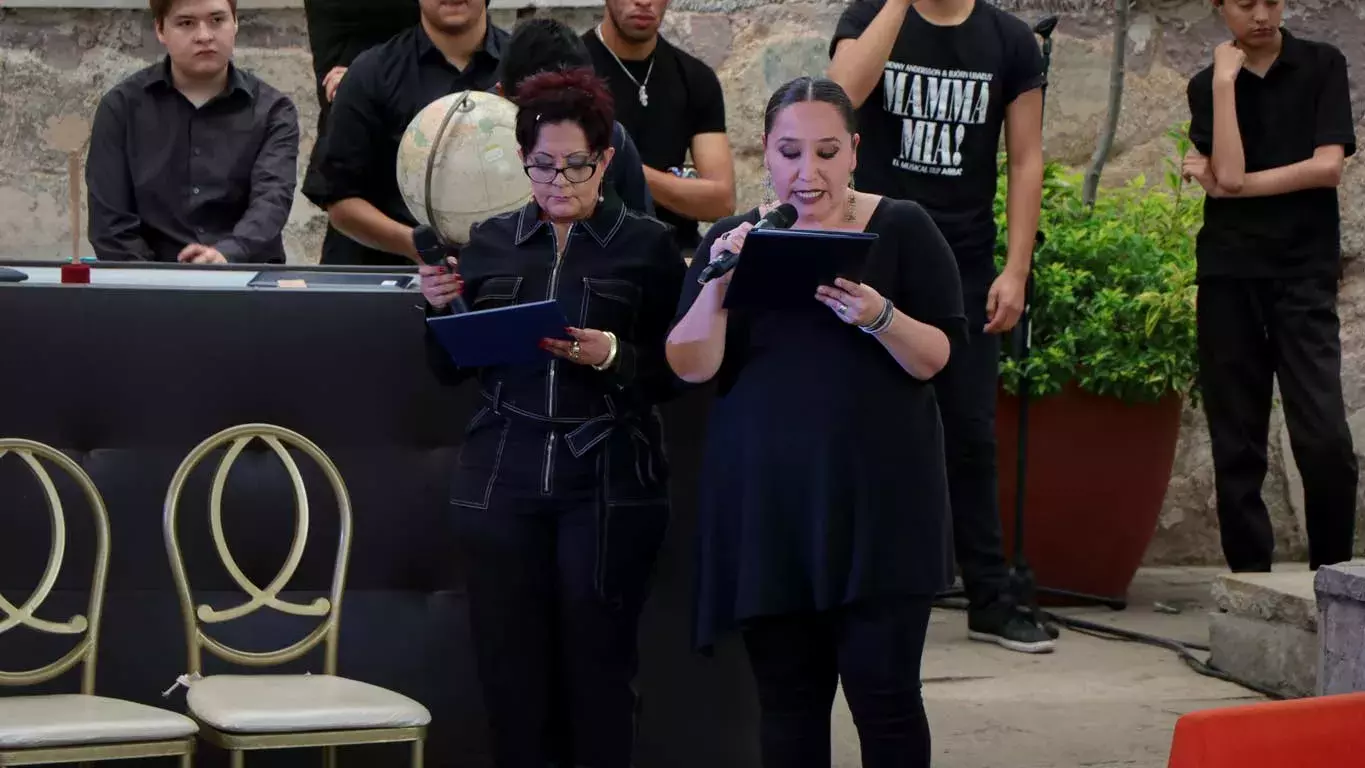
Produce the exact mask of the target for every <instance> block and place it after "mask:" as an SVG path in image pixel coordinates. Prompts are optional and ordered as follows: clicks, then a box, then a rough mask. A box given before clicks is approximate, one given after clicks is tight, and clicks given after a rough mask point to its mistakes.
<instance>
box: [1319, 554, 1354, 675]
mask: <svg viewBox="0 0 1365 768" xmlns="http://www.w3.org/2000/svg"><path fill="white" fill-rule="evenodd" d="M1315 587H1316V590H1317V599H1318V615H1319V622H1320V627H1321V630H1320V632H1319V638H1320V639H1319V642H1320V644H1321V657H1320V667H1319V670H1318V693H1319V694H1320V695H1324V696H1329V695H1332V694H1338V693H1354V692H1358V691H1365V561H1355V562H1352V563H1347V564H1342V565H1328V566H1324V567H1322V568H1320V569H1318V574H1317V578H1316V581H1315Z"/></svg>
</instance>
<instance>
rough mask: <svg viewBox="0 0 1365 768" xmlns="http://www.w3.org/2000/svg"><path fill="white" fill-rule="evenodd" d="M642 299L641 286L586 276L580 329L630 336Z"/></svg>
mask: <svg viewBox="0 0 1365 768" xmlns="http://www.w3.org/2000/svg"><path fill="white" fill-rule="evenodd" d="M640 299H641V291H640V286H638V285H636V284H635V283H632V282H630V281H629V280H614V279H607V278H596V277H585V278H583V305H582V307H581V308H580V309H579V318H578V327H579V328H593V329H596V330H606V331H615V332H617V333H627V334H628V333H631V332H632V331H633V330H634V329H635V317H636V314H637V313H638V312H639V309H640Z"/></svg>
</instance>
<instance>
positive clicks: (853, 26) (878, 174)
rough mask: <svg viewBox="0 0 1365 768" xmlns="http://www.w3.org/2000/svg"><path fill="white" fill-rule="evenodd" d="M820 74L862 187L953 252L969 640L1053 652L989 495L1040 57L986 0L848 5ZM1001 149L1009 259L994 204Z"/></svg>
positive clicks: (957, 446)
mask: <svg viewBox="0 0 1365 768" xmlns="http://www.w3.org/2000/svg"><path fill="white" fill-rule="evenodd" d="M830 56H831V59H830V65H829V76H830V79H832V80H834V81H836V82H838V83H839V84H840V85H842V86H843V87H844V89H845V90H846V91H848V94H849V97H850V98H852V100H853V103H854V104H855V105H857V106H858V120H859V124H860V125H861V127H862V141H861V142H860V143H859V145H858V170H857V173H856V174H855V175H856V181H857V184H858V189H861V190H863V191H865V192H875V193H877V194H881V195H887V196H889V197H895V198H900V199H903V200H914V201H915V202H917V203H919V204H920V205H923V206H924V207H925V209H926V210H928V211H929V214H930V215H931V216H932V217H933V219H934V223H935V224H936V225H937V226H938V228H939V230H941V231H942V232H943V236H944V238H946V239H947V241H948V244H949V245H950V246H952V249H953V254H954V255H955V256H956V257H957V264H958V269H959V271H960V273H961V275H962V290H963V302H964V303H965V308H966V311H967V320H968V322H969V326H968V327H969V330H970V334H971V335H970V342H971V343H970V344H967V345H965V346H964V348H963V349H962V350H961V351H960V353H959V354H957V355H955V356H954V357H953V360H952V362H951V363H949V365H948V368H947V370H945V371H944V372H943V375H942V376H939V377H938V378H937V379H936V384H935V388H936V389H937V390H938V400H939V408H940V410H941V412H942V415H943V427H944V437H945V440H946V441H947V453H948V484H949V487H950V488H951V492H952V499H953V531H952V538H953V545H954V547H955V550H956V555H957V565H958V567H959V568H960V569H961V571H962V585H963V588H964V591H965V593H966V596H967V600H968V603H969V605H968V609H967V636H968V637H969V638H971V639H972V640H978V641H981V642H989V643H995V644H997V645H1000V646H1001V647H1004V648H1008V649H1010V650H1012V651H1019V652H1021V653H1048V652H1051V651H1052V650H1053V649H1054V647H1055V641H1054V640H1053V639H1052V638H1051V637H1050V636H1049V635H1048V633H1047V632H1046V631H1044V629H1043V628H1042V627H1040V626H1038V624H1037V623H1036V622H1035V621H1034V620H1033V618H1032V616H1031V615H1029V614H1028V613H1027V612H1026V611H1021V610H1020V607H1019V605H1018V598H1019V596H1018V595H1015V594H1012V592H1011V590H1010V588H1009V575H1010V570H1009V564H1008V562H1007V561H1006V559H1005V546H1004V537H1003V535H1002V531H1001V524H1000V507H999V497H998V489H997V469H996V451H997V449H996V442H995V403H996V398H997V396H998V387H999V378H1000V336H1001V334H1004V333H1008V332H1009V331H1011V330H1012V329H1013V328H1014V326H1015V324H1016V323H1017V322H1018V321H1019V317H1020V315H1021V313H1022V311H1023V308H1024V294H1025V288H1026V287H1027V285H1028V274H1029V269H1030V264H1031V262H1032V259H1033V248H1034V244H1035V241H1036V237H1037V232H1038V217H1039V213H1040V211H1041V208H1042V194H1043V86H1044V85H1045V82H1046V74H1045V72H1044V65H1043V55H1042V50H1041V49H1040V47H1039V45H1038V41H1037V39H1036V38H1035V37H1034V35H1033V32H1032V30H1030V29H1029V27H1028V25H1027V24H1025V23H1024V22H1023V20H1021V19H1019V18H1017V17H1015V16H1013V15H1011V14H1009V13H1006V12H1005V11H1003V10H1001V9H999V8H997V7H995V4H992V3H988V2H984V0H854V1H853V2H850V3H849V4H848V5H847V7H846V8H845V9H844V12H843V15H842V16H841V17H840V19H839V24H838V26H837V27H836V28H835V30H834V35H833V39H832V41H831V42H830ZM1002 136H1003V138H1004V140H1005V141H1004V144H1005V150H1006V165H1007V167H1008V174H1009V184H1008V192H1007V197H1008V199H1007V201H1006V204H1005V208H1006V210H1005V218H1006V220H1007V221H1006V230H1007V232H1006V258H1005V265H1004V268H1003V269H1001V270H999V271H997V269H996V262H995V252H996V241H997V234H998V227H997V226H996V221H995V194H996V186H997V182H998V179H999V159H998V152H999V148H1000V144H1001V141H1000V140H1001V138H1002Z"/></svg>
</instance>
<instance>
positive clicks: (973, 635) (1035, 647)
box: [967, 630, 1057, 653]
mask: <svg viewBox="0 0 1365 768" xmlns="http://www.w3.org/2000/svg"><path fill="white" fill-rule="evenodd" d="M967 637H968V639H971V640H976V641H978V642H982V643H995V644H996V645H998V646H1000V647H1001V648H1008V649H1009V650H1011V651H1018V652H1019V653H1052V651H1053V649H1055V648H1056V647H1057V643H1056V642H1055V641H1053V640H1039V641H1038V642H1036V643H1021V642H1019V641H1018V640H1010V639H1009V638H1005V637H1001V636H999V635H992V634H989V633H987V632H972V631H971V630H968V631H967Z"/></svg>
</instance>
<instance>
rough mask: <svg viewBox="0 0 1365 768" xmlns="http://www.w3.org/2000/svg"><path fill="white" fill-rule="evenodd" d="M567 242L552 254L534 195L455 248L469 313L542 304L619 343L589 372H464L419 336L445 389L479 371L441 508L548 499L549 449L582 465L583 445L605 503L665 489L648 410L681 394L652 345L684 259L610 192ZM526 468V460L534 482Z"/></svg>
mask: <svg viewBox="0 0 1365 768" xmlns="http://www.w3.org/2000/svg"><path fill="white" fill-rule="evenodd" d="M568 238H569V242H568V244H567V246H566V247H565V249H564V255H563V256H562V257H560V258H558V259H557V258H556V256H555V251H556V248H555V246H556V234H555V231H554V227H553V226H552V225H551V224H550V222H548V221H544V220H542V219H541V217H540V209H539V207H538V206H537V205H536V203H535V201H532V202H530V203H528V204H527V205H526V207H524V208H522V209H521V210H520V211H516V212H513V213H508V214H504V215H502V216H497V217H494V218H491V219H488V220H486V221H483V222H481V223H479V224H477V225H475V226H474V227H472V228H471V230H470V241H469V243H468V244H467V245H465V246H464V247H462V248H461V249H460V256H459V272H460V275H461V276H462V277H463V278H464V286H465V287H464V295H463V298H464V300H465V303H466V304H467V305H468V307H469V309H470V310H472V311H477V310H485V309H493V308H496V307H505V306H510V305H513V304H525V303H528V302H536V301H544V300H547V299H553V300H555V301H557V302H559V305H560V306H561V307H562V308H563V310H564V315H565V317H567V318H568V320H569V323H570V324H571V325H573V326H575V327H578V328H590V329H594V330H599V331H612V332H613V333H615V334H616V336H617V338H618V340H619V349H618V352H617V357H616V360H615V362H614V364H613V365H612V366H611V368H610V369H608V370H606V371H600V372H599V371H596V370H594V369H593V368H592V366H590V365H582V364H577V363H572V362H569V361H567V360H558V359H555V360H552V361H549V362H546V363H543V364H531V365H517V366H493V367H488V368H481V369H477V370H470V369H464V368H459V367H456V366H455V365H454V364H453V363H452V362H451V360H450V358H449V357H448V356H447V355H446V353H445V351H444V350H443V349H441V348H440V346H439V344H437V343H436V342H435V341H434V339H432V337H431V336H430V334H428V350H429V352H430V354H429V359H430V361H431V364H432V367H433V370H434V371H435V372H436V374H437V375H438V376H439V377H440V379H441V380H442V381H443V382H445V383H447V384H457V383H460V382H462V381H464V380H465V379H467V378H468V377H469V376H477V377H478V380H479V383H480V387H481V389H482V394H483V397H484V400H485V407H484V408H482V409H480V411H479V412H478V413H477V414H476V415H475V416H474V417H473V419H471V421H470V424H469V426H468V428H467V433H466V439H465V446H464V449H463V451H462V455H461V459H460V467H459V470H458V472H457V475H458V477H457V482H456V486H457V487H456V489H455V491H454V493H455V495H454V496H453V497H452V503H456V504H463V505H465V506H472V507H486V506H488V504H489V499H490V496H491V495H492V494H493V492H494V490H495V489H498V488H501V489H504V490H507V491H511V492H515V493H519V494H522V493H524V494H532V493H534V494H536V495H539V496H549V495H553V494H554V493H555V491H556V488H555V481H556V478H557V469H556V460H557V457H563V456H566V455H567V456H569V457H572V462H573V463H575V464H577V465H579V466H581V462H582V460H583V458H584V457H585V456H588V455H590V452H593V451H596V452H598V456H599V457H600V459H599V461H598V463H597V468H598V472H597V477H598V482H600V483H602V491H603V493H604V499H603V500H604V501H605V502H607V503H608V504H613V503H647V502H659V501H663V500H665V499H666V498H667V494H668V488H667V480H666V471H665V469H666V468H665V466H664V460H663V446H662V431H661V427H660V424H659V417H658V413H657V409H656V406H657V405H658V404H659V403H662V402H664V401H666V400H668V399H669V398H671V397H672V396H674V395H675V394H676V393H677V392H679V391H680V390H681V382H680V381H679V380H678V379H677V378H676V377H675V376H674V374H673V372H672V370H671V369H670V368H669V367H668V362H667V360H665V358H664V341H665V338H666V336H667V334H668V329H669V326H670V324H671V323H672V321H673V316H674V314H675V312H676V310H677V305H678V297H679V294H680V292H681V288H682V279H683V275H684V273H685V272H686V265H685V264H684V263H683V260H682V256H681V255H680V254H679V252H678V249H677V247H676V246H675V245H674V243H673V239H672V236H671V232H670V229H669V227H668V225H666V224H664V223H663V222H661V221H659V220H657V219H654V218H651V217H648V216H645V215H643V214H640V213H638V212H635V211H632V210H628V209H626V208H625V207H623V206H622V205H621V204H620V202H619V201H617V200H616V199H615V196H614V195H608V196H607V200H606V201H605V202H603V203H601V204H599V205H598V208H597V210H596V212H594V214H593V216H592V217H591V218H589V219H585V220H583V221H580V222H577V223H575V224H574V225H573V226H572V228H571V229H570V231H569V235H568ZM565 452H567V454H566V453H565ZM533 457H534V458H533ZM561 461H563V459H561ZM528 463H534V464H536V465H537V466H536V470H537V471H536V472H535V474H534V483H532V482H531V478H532V475H531V473H530V472H529V471H528V469H529V467H528V466H527V465H528ZM509 485H514V486H517V487H515V488H510V487H508V486H509ZM530 485H534V486H535V487H525V486H530Z"/></svg>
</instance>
